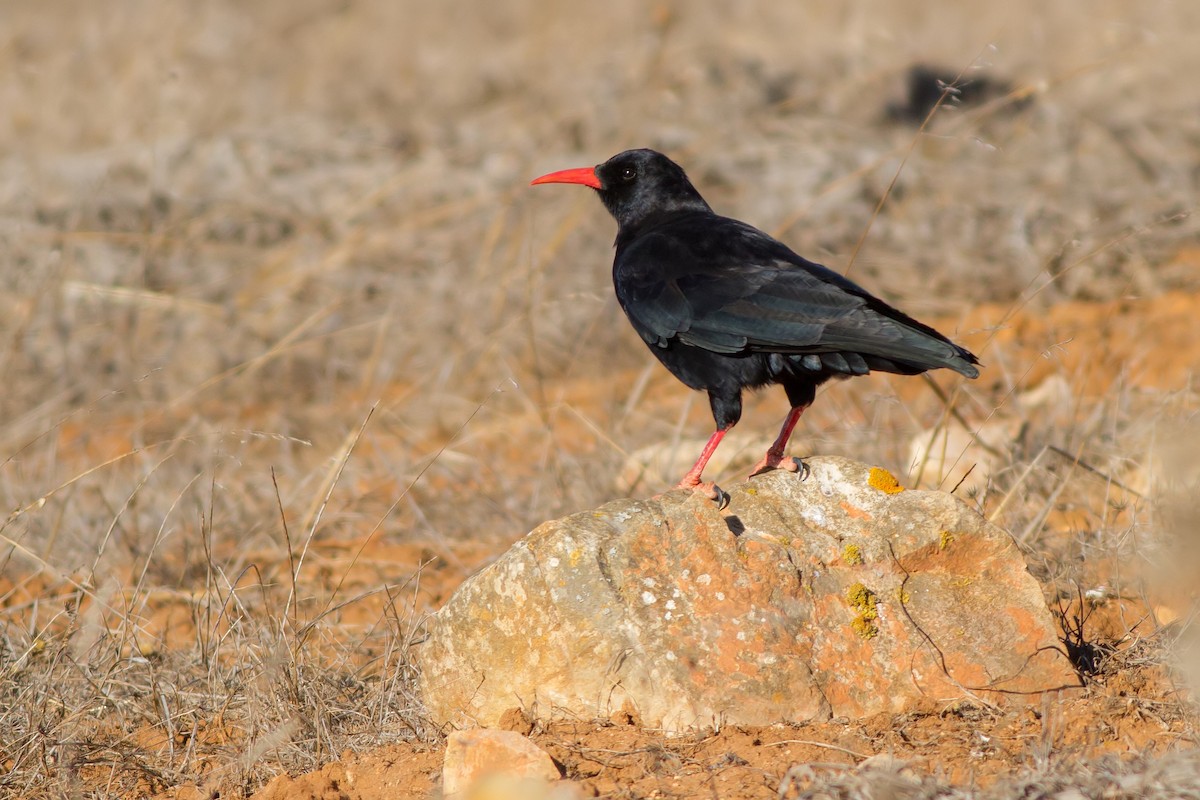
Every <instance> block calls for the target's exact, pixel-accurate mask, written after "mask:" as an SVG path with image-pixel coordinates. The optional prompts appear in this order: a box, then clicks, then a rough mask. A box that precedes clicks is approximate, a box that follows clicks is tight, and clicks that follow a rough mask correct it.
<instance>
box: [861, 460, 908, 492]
mask: <svg viewBox="0 0 1200 800" xmlns="http://www.w3.org/2000/svg"><path fill="white" fill-rule="evenodd" d="M867 483H869V484H871V485H872V486H874V487H875V488H876V489H878V490H879V491H881V492H883V493H885V494H896V493H897V492H903V491H904V487H903V486H901V485H900V481H898V480H896V476H895V475H893V474H892V473H890V472H888V471H887V470H886V469H883V468H882V467H871V473H870V475H868V476H867Z"/></svg>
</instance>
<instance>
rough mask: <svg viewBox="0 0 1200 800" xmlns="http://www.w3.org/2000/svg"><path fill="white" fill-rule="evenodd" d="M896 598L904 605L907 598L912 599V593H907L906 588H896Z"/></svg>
mask: <svg viewBox="0 0 1200 800" xmlns="http://www.w3.org/2000/svg"><path fill="white" fill-rule="evenodd" d="M896 598H897V599H898V600H899V601H900V604H901V605H905V604H906V603H908V601H909V600H912V595H910V594H909V593H908V590H907V589H898V590H896Z"/></svg>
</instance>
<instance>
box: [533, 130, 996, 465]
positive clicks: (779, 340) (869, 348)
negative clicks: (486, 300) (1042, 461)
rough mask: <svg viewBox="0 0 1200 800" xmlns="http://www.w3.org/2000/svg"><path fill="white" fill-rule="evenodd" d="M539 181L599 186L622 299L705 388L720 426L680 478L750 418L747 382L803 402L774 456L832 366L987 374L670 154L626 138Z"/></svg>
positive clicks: (687, 375) (643, 330)
mask: <svg viewBox="0 0 1200 800" xmlns="http://www.w3.org/2000/svg"><path fill="white" fill-rule="evenodd" d="M534 182H535V183H551V182H567V183H583V184H585V185H588V186H591V187H592V188H594V189H596V190H597V192H598V193H599V195H600V199H601V200H602V201H603V202H604V205H605V207H606V208H608V210H609V212H610V213H611V214H612V215H613V217H614V218H615V219H616V220H617V225H618V230H617V239H616V258H615V259H614V262H613V284H614V286H615V288H616V294H617V300H618V301H619V302H620V304H621V307H622V308H623V309H624V310H625V313H626V315H627V316H628V317H629V321H630V322H631V323H633V327H634V328H635V329H636V330H637V332H638V333H639V334H640V335H641V337H642V338H643V339H644V340H645V341H646V343H647V344H648V345H649V347H650V350H651V351H652V352H653V353H654V354H655V355H656V356H657V357H658V359H659V360H660V361H661V362H662V363H663V364H664V365H665V366H666V367H667V369H669V370H670V371H671V372H672V373H673V374H674V375H675V376H676V377H677V378H679V380H681V381H683V382H684V383H685V384H687V385H688V386H690V387H692V388H693V389H702V390H704V391H706V392H708V395H709V400H710V403H711V405H712V411H713V417H714V418H715V420H716V423H717V433H716V434H714V440H710V447H709V448H706V449H705V454H704V455H702V456H701V460H700V461H698V462H697V465H696V467H695V468H693V470H692V472H691V473H689V475H688V477H687V478H685V479H684V481H683V483H684V484H687V485H696V484H698V483H699V477H700V471H701V470H702V469H703V466H704V462H706V461H707V456H708V455H711V451H712V450H713V449H715V447H716V442H719V441H720V436H721V435H723V432H724V431H726V430H728V429H729V428H730V427H732V426H733V425H734V424H736V423H737V421H738V420H739V418H740V417H741V396H742V390H743V389H745V388H753V387H760V386H766V385H770V384H780V385H781V386H783V388H784V390H785V391H786V392H787V396H788V399H789V401H790V402H791V404H792V406H793V415H791V416H789V420H788V423H785V426H784V430H783V431H781V433H780V439H779V440H778V441H777V442H776V445H775V446H773V447H772V451H771V452H769V453H768V457H767V458H766V459H764V462H763V463H762V464H760V466H761V467H763V468H771V467H775V466H780V463H779V462H780V457H781V455H782V448H783V446H784V445H786V441H787V437H788V436H789V435H790V433H791V425H794V424H795V419H796V418H798V417H799V415H800V412H801V411H803V409H804V408H806V407H807V406H808V405H809V404H811V403H812V401H813V398H814V396H815V392H816V389H817V387H818V386H819V385H821V384H822V383H824V382H825V381H827V380H829V379H830V378H834V377H849V376H853V375H865V374H867V373H868V372H871V371H880V372H893V373H898V374H902V375H915V374H918V373H921V372H925V371H926V370H930V369H937V368H943V367H944V368H948V369H952V370H954V371H956V372H959V373H961V374H962V375H965V376H967V377H969V378H974V377H976V376H978V374H979V371H978V370H977V369H976V367H975V365H976V364H977V363H978V360H977V359H976V358H975V356H974V355H972V354H971V353H970V352H968V351H967V350H965V349H964V348H962V347H959V346H958V345H956V344H954V343H953V342H951V341H950V340H949V339H947V338H946V337H945V336H943V335H942V334H940V333H938V332H937V331H935V330H934V329H933V328H931V327H929V326H928V325H924V324H922V323H920V322H918V321H916V320H915V319H912V318H911V317H909V316H907V315H906V314H904V313H902V312H901V311H899V310H897V309H895V308H893V307H891V306H890V305H888V304H887V303H885V302H883V301H882V300H880V299H879V298H877V297H874V296H873V295H871V294H870V293H869V292H867V291H866V290H865V289H863V288H862V287H860V286H859V285H858V284H856V283H854V282H853V281H851V280H849V279H847V278H845V277H843V276H842V275H839V274H838V273H836V272H833V271H832V270H830V269H827V268H825V267H823V266H821V265H820V264H815V263H813V262H811V261H808V260H806V259H804V258H801V257H800V256H799V255H797V254H796V253H794V252H792V250H791V249H789V248H788V247H787V246H786V245H784V244H783V243H782V242H779V241H778V240H776V239H774V238H772V237H770V236H768V235H767V234H765V233H763V232H762V231H760V230H758V229H757V228H754V227H751V226H750V225H747V224H745V223H744V222H739V221H737V220H734V219H729V218H728V217H722V216H719V215H717V214H715V213H713V211H712V209H711V208H710V207H709V205H708V203H706V202H705V201H704V198H702V197H701V196H700V193H699V192H697V191H696V189H695V187H693V186H692V183H691V181H689V180H688V177H687V175H686V174H685V173H684V171H683V169H681V168H680V167H679V165H677V164H676V163H675V162H673V161H671V160H670V159H669V158H667V157H666V156H664V155H662V154H661V153H657V152H655V151H653V150H628V151H626V152H624V153H620V154H618V155H616V156H613V157H612V158H611V159H609V160H608V161H606V162H605V163H603V164H600V165H599V166H597V167H595V168H594V170H588V169H586V168H585V169H581V170H567V171H564V172H561V173H552V174H551V175H547V176H544V177H543V178H539V179H537V180H536V181H534ZM772 455H774V458H773V459H772ZM772 462H774V463H772ZM693 479H694V480H693Z"/></svg>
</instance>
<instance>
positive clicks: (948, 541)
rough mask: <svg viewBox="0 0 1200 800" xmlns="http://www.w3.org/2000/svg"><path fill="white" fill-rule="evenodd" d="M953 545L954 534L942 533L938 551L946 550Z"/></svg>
mask: <svg viewBox="0 0 1200 800" xmlns="http://www.w3.org/2000/svg"><path fill="white" fill-rule="evenodd" d="M952 544H954V534H953V533H951V532H950V531H942V538H941V540H940V541H939V542H938V549H939V550H945V549H946V548H947V547H949V546H950V545H952Z"/></svg>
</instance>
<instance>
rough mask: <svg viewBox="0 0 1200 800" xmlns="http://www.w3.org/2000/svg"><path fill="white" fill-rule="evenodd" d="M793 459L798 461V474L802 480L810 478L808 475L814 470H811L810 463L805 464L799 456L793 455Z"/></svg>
mask: <svg viewBox="0 0 1200 800" xmlns="http://www.w3.org/2000/svg"><path fill="white" fill-rule="evenodd" d="M792 461H794V462H795V463H796V466H797V467H798V468H799V469H797V471H796V474H797V475H799V476H800V480H802V481H806V480H808V476H809V475H811V474H812V470H810V469H809V468H808V464H805V463H804V462H803V461H801V460H800V458H799V457H797V456H793V457H792Z"/></svg>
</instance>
